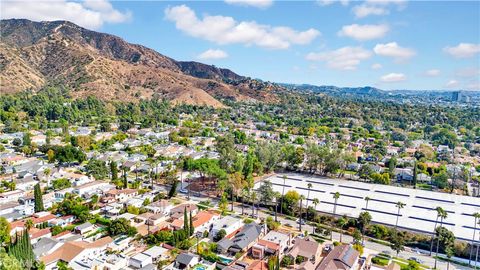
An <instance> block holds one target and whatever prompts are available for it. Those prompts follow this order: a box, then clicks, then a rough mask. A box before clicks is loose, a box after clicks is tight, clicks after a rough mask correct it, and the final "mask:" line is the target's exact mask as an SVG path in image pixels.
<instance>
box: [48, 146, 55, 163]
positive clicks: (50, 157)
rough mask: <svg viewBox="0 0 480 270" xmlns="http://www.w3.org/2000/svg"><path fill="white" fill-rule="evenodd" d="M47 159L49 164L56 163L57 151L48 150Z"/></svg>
mask: <svg viewBox="0 0 480 270" xmlns="http://www.w3.org/2000/svg"><path fill="white" fill-rule="evenodd" d="M47 159H48V162H50V163H52V162H54V161H55V151H53V150H52V149H48V151H47Z"/></svg>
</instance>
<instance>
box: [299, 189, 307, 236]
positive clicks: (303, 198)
mask: <svg viewBox="0 0 480 270" xmlns="http://www.w3.org/2000/svg"><path fill="white" fill-rule="evenodd" d="M303 200H305V196H303V195H300V215H299V218H298V224H299V230H300V232H302V213H303V211H302V210H303V209H302V205H303Z"/></svg>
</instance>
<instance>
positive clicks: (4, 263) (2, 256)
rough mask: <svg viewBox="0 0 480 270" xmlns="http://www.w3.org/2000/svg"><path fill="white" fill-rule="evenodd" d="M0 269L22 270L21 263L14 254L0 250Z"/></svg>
mask: <svg viewBox="0 0 480 270" xmlns="http://www.w3.org/2000/svg"><path fill="white" fill-rule="evenodd" d="M0 262H1V263H0V270H23V269H24V268H23V266H22V264H21V263H20V262H19V261H18V260H17V258H15V257H14V256H10V255H8V254H7V253H6V252H4V251H0Z"/></svg>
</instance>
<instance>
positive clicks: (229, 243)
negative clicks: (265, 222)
mask: <svg viewBox="0 0 480 270" xmlns="http://www.w3.org/2000/svg"><path fill="white" fill-rule="evenodd" d="M263 233H264V226H262V225H259V224H256V223H250V224H247V225H245V226H244V227H243V228H242V230H240V231H239V232H238V233H237V234H235V236H234V237H233V238H232V239H229V238H227V237H225V238H223V239H222V240H220V241H219V242H218V243H217V244H218V247H217V251H218V252H220V253H224V254H226V253H231V254H236V253H238V252H245V251H248V250H249V249H250V248H251V247H252V246H253V245H254V244H255V243H256V242H257V240H258V239H259V238H260V237H261V236H262V235H263Z"/></svg>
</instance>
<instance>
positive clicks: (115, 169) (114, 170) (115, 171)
mask: <svg viewBox="0 0 480 270" xmlns="http://www.w3.org/2000/svg"><path fill="white" fill-rule="evenodd" d="M110 175H111V176H112V181H116V180H117V179H118V167H117V163H116V162H115V161H111V162H110Z"/></svg>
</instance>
